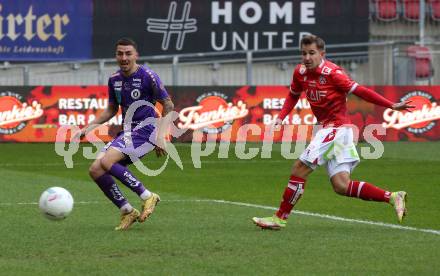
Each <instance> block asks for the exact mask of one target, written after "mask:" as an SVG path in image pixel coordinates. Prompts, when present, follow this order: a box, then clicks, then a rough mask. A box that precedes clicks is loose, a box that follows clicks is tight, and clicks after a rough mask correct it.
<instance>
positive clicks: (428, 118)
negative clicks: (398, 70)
mask: <svg viewBox="0 0 440 276" xmlns="http://www.w3.org/2000/svg"><path fill="white" fill-rule="evenodd" d="M400 100H401V101H408V100H409V101H411V104H412V105H414V106H416V107H415V108H414V109H412V112H407V111H397V110H392V109H390V108H388V109H386V110H385V111H384V113H383V119H384V121H385V122H384V123H382V126H383V127H385V128H394V129H403V128H406V130H407V131H409V132H411V133H415V134H420V133H424V132H427V131H429V130H431V129H433V128H434V127H435V125H436V124H437V122H436V120H438V119H440V106H438V105H437V103H436V101H435V98H434V97H433V96H432V95H431V94H430V93H428V92H425V91H420V90H416V91H411V92H409V93H407V94H406V95H405V96H403V97H402V98H401V99H400Z"/></svg>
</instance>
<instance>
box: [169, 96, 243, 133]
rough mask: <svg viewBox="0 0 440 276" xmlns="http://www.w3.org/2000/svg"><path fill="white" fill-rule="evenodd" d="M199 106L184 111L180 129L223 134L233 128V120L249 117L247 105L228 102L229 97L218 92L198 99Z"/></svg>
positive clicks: (180, 116) (179, 124)
mask: <svg viewBox="0 0 440 276" xmlns="http://www.w3.org/2000/svg"><path fill="white" fill-rule="evenodd" d="M196 101H197V103H198V105H196V106H190V107H186V108H184V109H182V110H181V111H180V113H179V119H180V122H179V123H178V125H177V126H178V127H179V128H182V129H185V128H189V129H193V130H196V129H202V131H203V132H205V133H221V132H223V131H224V130H226V129H228V128H230V127H231V125H232V123H233V120H235V119H239V118H243V117H245V116H246V115H248V113H249V110H248V109H247V107H246V104H245V103H243V102H242V101H238V102H237V103H236V104H233V103H231V102H229V103H228V102H227V96H226V95H224V94H222V93H218V92H215V91H213V92H208V93H205V94H203V95H201V96H199V97H198V98H197V100H196Z"/></svg>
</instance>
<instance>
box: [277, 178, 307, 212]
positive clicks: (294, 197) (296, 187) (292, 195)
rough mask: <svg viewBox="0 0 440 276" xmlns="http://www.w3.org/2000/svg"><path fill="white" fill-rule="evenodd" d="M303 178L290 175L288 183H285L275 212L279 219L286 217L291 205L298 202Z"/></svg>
mask: <svg viewBox="0 0 440 276" xmlns="http://www.w3.org/2000/svg"><path fill="white" fill-rule="evenodd" d="M305 182H306V180H305V179H302V178H300V177H296V176H293V175H291V176H290V180H289V184H287V187H286V189H285V190H284V194H283V200H282V201H281V204H280V208H279V209H278V211H277V212H276V213H275V215H276V216H277V217H279V218H280V219H287V218H288V217H289V215H290V212H291V211H292V209H293V206H295V204H296V203H297V202H298V200H299V199H300V198H301V196H302V194H303V193H304V187H305Z"/></svg>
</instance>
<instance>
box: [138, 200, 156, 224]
mask: <svg viewBox="0 0 440 276" xmlns="http://www.w3.org/2000/svg"><path fill="white" fill-rule="evenodd" d="M159 201H160V197H159V195H158V194H155V193H151V196H150V197H149V198H148V199H146V200H144V202H143V204H142V212H141V215H140V216H139V218H138V221H139V222H141V223H142V222H144V221H145V220H146V219H147V218H148V217H149V216H150V215H151V214H152V213H153V212H154V208H155V207H156V205H157V204H158V203H159Z"/></svg>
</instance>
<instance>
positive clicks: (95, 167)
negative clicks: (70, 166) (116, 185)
mask: <svg viewBox="0 0 440 276" xmlns="http://www.w3.org/2000/svg"><path fill="white" fill-rule="evenodd" d="M104 173H105V171H104V170H103V169H102V168H101V164H100V162H96V161H95V162H93V163H92V165H91V166H90V167H89V175H90V177H92V178H93V179H97V178H98V177H100V176H101V175H103V174H104Z"/></svg>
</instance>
